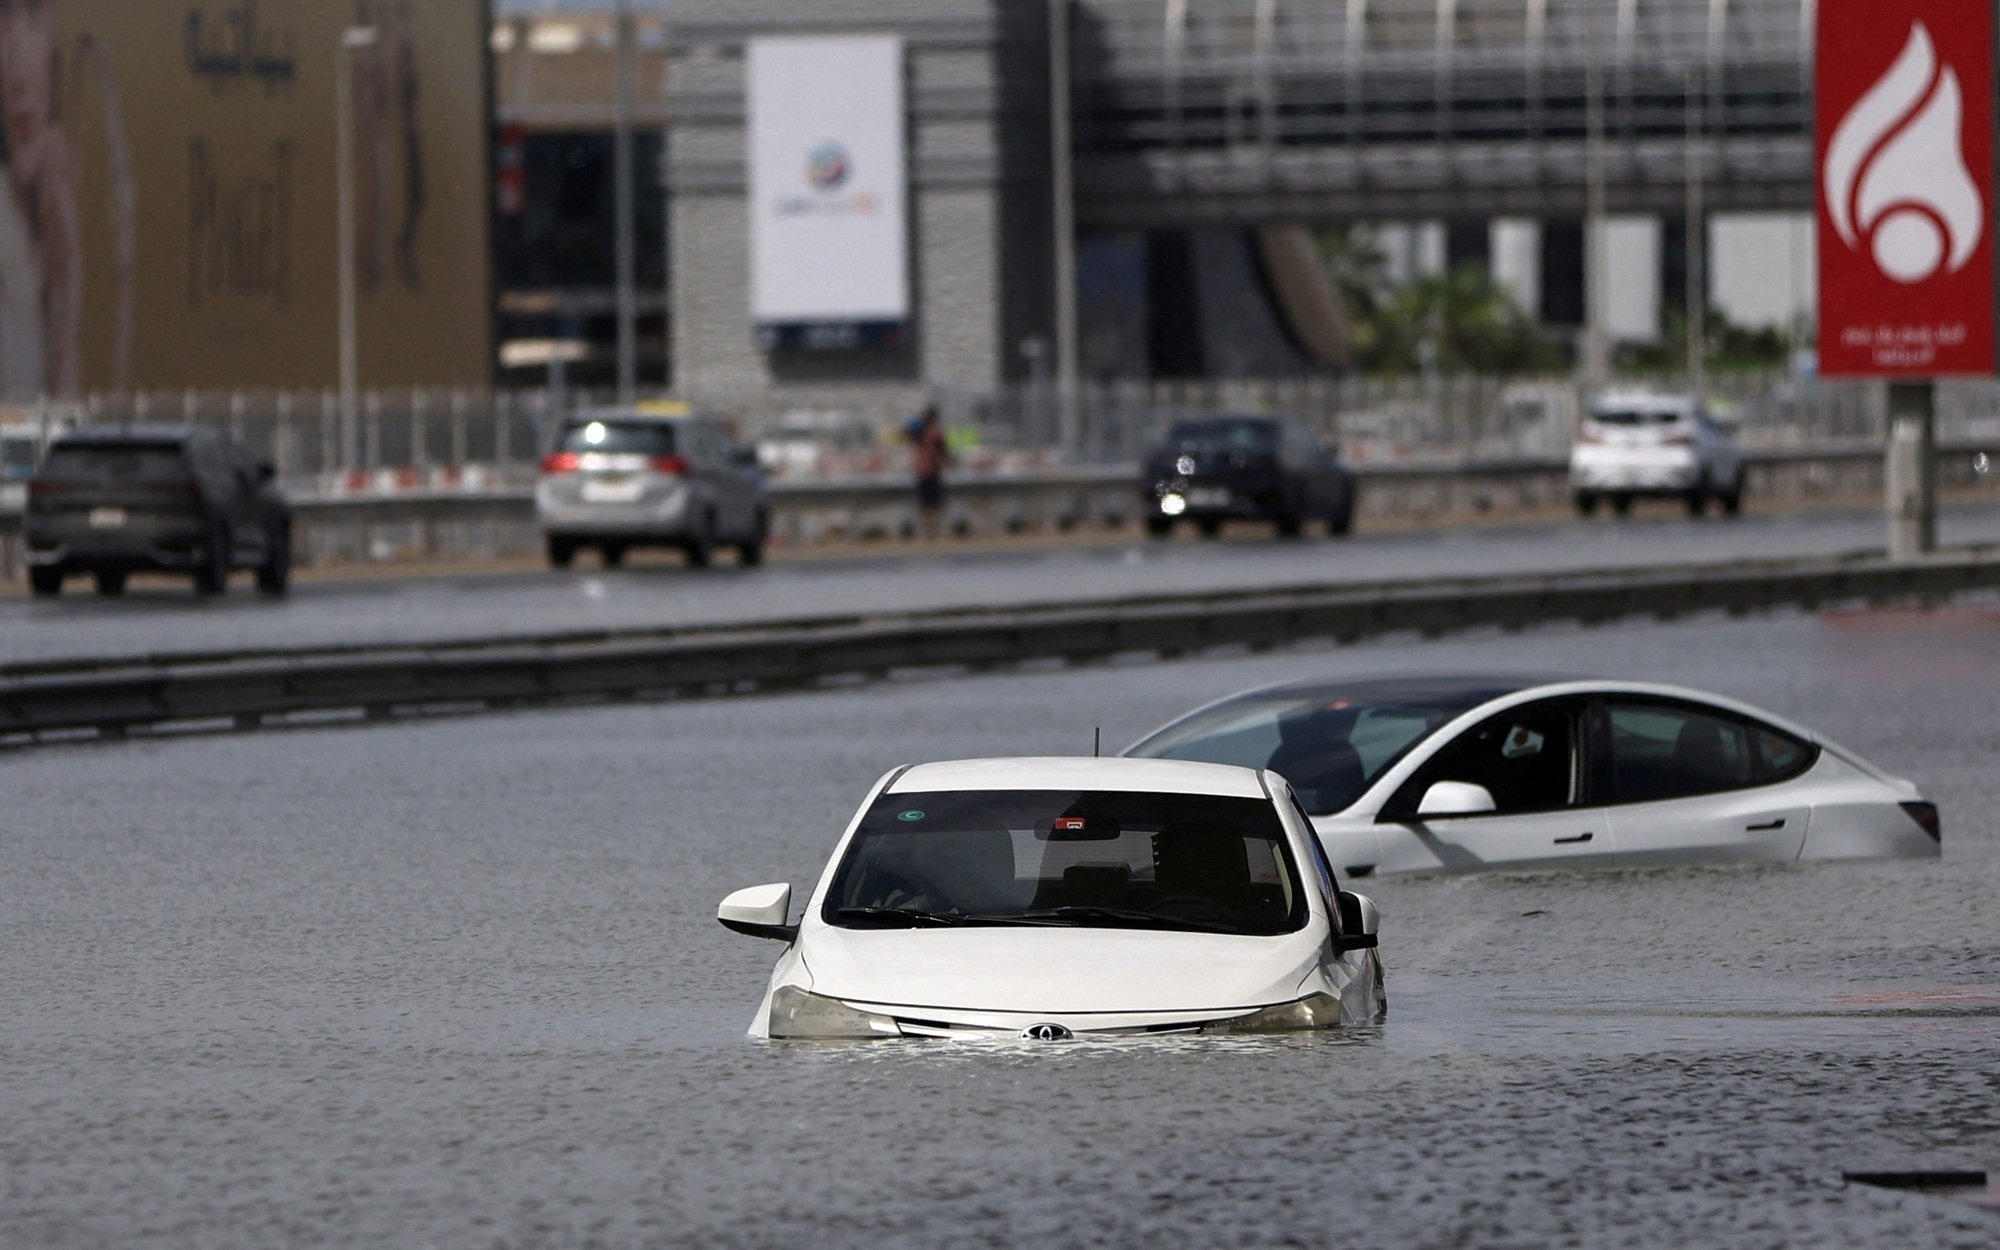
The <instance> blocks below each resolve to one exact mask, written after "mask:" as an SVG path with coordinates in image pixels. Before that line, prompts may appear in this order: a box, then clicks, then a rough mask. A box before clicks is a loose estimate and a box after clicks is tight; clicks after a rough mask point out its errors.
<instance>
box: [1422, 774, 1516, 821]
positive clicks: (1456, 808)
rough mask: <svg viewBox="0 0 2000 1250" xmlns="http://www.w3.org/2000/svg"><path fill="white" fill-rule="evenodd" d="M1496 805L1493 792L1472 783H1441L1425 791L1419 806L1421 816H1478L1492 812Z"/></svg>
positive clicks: (1434, 784) (1435, 783)
mask: <svg viewBox="0 0 2000 1250" xmlns="http://www.w3.org/2000/svg"><path fill="white" fill-rule="evenodd" d="M1495 806H1496V804H1495V803H1494V802H1493V792H1492V791H1491V790H1488V789H1487V788H1486V787H1485V786H1479V785H1474V784H1473V783H1472V782H1470V781H1439V782H1434V783H1432V785H1431V788H1430V789H1428V790H1426V791H1424V797H1423V799H1422V800H1421V801H1419V802H1418V804H1417V815H1419V816H1476V815H1478V814H1479V813H1480V812H1490V811H1492V810H1493V809H1494V807H1495Z"/></svg>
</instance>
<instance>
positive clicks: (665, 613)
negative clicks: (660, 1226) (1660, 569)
mask: <svg viewBox="0 0 2000 1250" xmlns="http://www.w3.org/2000/svg"><path fill="white" fill-rule="evenodd" d="M1884 533H1885V526H1884V522H1883V520H1882V516H1881V514H1880V512H1879V511H1874V510H1858V511H1846V512H1818V513H1794V514H1788V515H1751V516H1744V517H1741V518H1738V519H1735V520H1723V519H1721V518H1719V517H1708V518H1704V519H1702V520H1698V521H1697V520H1689V519H1687V518H1684V517H1672V516H1659V515H1653V516H1647V517H1635V518H1631V519H1628V520H1624V521H1613V520H1609V519H1604V518H1600V519H1598V520H1596V521H1593V522H1581V521H1571V522H1565V523H1560V524H1537V525H1520V526H1494V527H1490V528H1475V529H1457V530H1434V531H1415V532H1404V533H1379V534H1361V535H1357V536H1355V537H1353V538H1351V539H1345V540H1339V541H1334V540H1328V539H1324V538H1308V539H1305V540H1303V541H1297V542H1280V541H1275V540H1271V539H1242V540H1230V541H1224V542H1217V543H1204V542H1200V541H1196V540H1192V539H1188V540H1185V541H1176V542H1167V543H1156V542H1148V541H1146V540H1144V539H1141V538H1134V539H1133V540H1132V541H1130V542H1127V543H1112V544H1109V545H1102V546H1087V547H1068V548H1053V549H1049V548H1045V549H1040V550H1032V551H1011V552H1010V551H981V552H959V551H954V550H953V549H952V546H951V544H950V543H949V542H946V543H942V544H940V545H939V547H938V549H937V551H936V552H935V553H933V554H923V555H896V556H867V555H860V556H847V557H839V558H829V559H814V560H776V561H773V562H771V563H768V564H766V565H765V566H763V567H762V568H759V569H740V568H737V567H735V566H733V565H730V564H719V565H717V566H716V567H714V568H711V569H705V570H698V569H687V568H684V567H681V566H678V565H674V564H666V565H652V566H647V567H637V568H629V569H624V570H618V571H605V570H599V569H595V568H590V567H579V568H576V569H574V570H571V571H568V572H560V573H558V572H523V573H506V574H484V575H465V576H458V577H437V576H428V577H408V578H402V577H367V578H356V579H354V580H348V581H315V582H305V583H300V584H298V585H296V586H295V587H294V589H293V592H292V594H291V595H290V597H289V598H287V599H284V600H281V601H273V600H267V599H263V598H260V597H259V596H258V595H257V594H256V592H255V591H254V590H252V589H251V588H250V586H249V585H248V580H247V577H238V578H237V579H236V582H235V584H234V585H233V586H232V588H231V591H230V593H229V594H228V595H227V596H226V597H224V598H222V599H202V598H198V597H197V596H196V595H195V594H194V593H193V591H192V590H191V589H190V588H189V586H188V584H187V583H186V582H185V581H170V580H166V579H151V580H140V579H135V580H134V581H133V583H132V585H131V588H130V589H129V590H128V591H127V592H126V594H125V595H124V596H123V597H122V598H120V599H117V600H103V599H99V598H98V597H97V596H95V595H93V594H92V593H90V590H89V583H88V581H87V579H71V581H70V583H69V589H68V591H67V592H66V593H65V594H64V595H63V597H62V598H60V599H58V600H54V601H40V600H35V599H31V598H29V597H28V596H26V595H7V596H0V664H6V663H19V662H22V661H29V660H47V659H57V658H77V657H93V658H94V657H104V656H132V655H146V654H150V653H157V652H184V651H217V650H228V649H232V648H267V647H289V646H317V645H338V644H345V643H374V642H419V643H420V642H429V641H436V640H443V639H457V638H467V637H482V638H483V637H494V636H501V635H509V634H521V633H544V632H559V631H565V630H595V629H629V628H643V627H657V626H677V625H701V624H716V623H722V622H741V621H765V620H772V619H785V618H795V617H802V616H827V615H843V614H854V613H860V614H870V613H896V612H908V611H912V610H920V609H925V608H939V607H1009V606H1013V605H1017V604H1023V603H1059V602H1068V601H1075V600H1080V599H1097V598H1105V597H1111V596H1116V595H1126V594H1157V593H1161V592H1171V591H1184V590H1189V589H1206V590H1215V591H1230V590H1252V589H1258V588H1264V587H1272V586H1292V585H1306V584H1311V585H1321V584H1334V583H1348V582H1372V581H1384V580H1391V579H1405V578H1425V577H1463V576H1486V575H1493V574H1507V573H1547V572H1569V571H1575V570H1583V569H1606V568H1648V567H1652V566H1655V565H1662V564H1678V563H1686V562H1693V561H1709V560H1731V559H1752V558H1780V557H1787V556H1800V555H1806V556H1813V555H1833V554H1840V553H1846V552H1853V551H1880V550H1881V547H1882V543H1883V541H1884ZM1940 540H1941V541H1942V542H1944V543H1946V544H1967V543H2000V506H1994V505H1983V504H1977V505H1975V504H1961V505H1955V506H1953V507H1950V508H1947V509H1945V510H1944V511H1943V513H1942V515H1941V519H1940Z"/></svg>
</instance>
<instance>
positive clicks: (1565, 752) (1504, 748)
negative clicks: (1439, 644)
mask: <svg viewBox="0 0 2000 1250" xmlns="http://www.w3.org/2000/svg"><path fill="white" fill-rule="evenodd" d="M1576 713H1577V705H1576V703H1575V702H1574V701H1572V700H1567V699H1563V700H1551V701H1548V702H1543V703H1529V704H1526V705H1524V706H1521V707H1517V708H1510V709H1508V710H1507V711H1505V712H1502V713H1500V714H1499V715H1497V716H1493V717H1490V718H1488V719H1486V720H1484V721H1481V722H1480V723H1479V724H1477V725H1474V726H1473V727H1472V728H1471V729H1468V730H1466V731H1465V732H1464V733H1462V734H1460V735H1459V736H1458V737H1457V738H1455V739H1453V740H1452V741H1451V742H1449V743H1447V744H1446V745H1445V746H1444V747H1443V749H1441V750H1440V751H1439V752H1438V753H1437V754H1436V755H1435V756H1433V757H1431V759H1430V760H1429V762H1427V763H1426V764H1425V765H1424V766H1423V767H1422V768H1420V769H1418V770H1417V772H1416V775H1415V776H1413V777H1411V778H1410V780H1409V782H1408V783H1407V784H1405V785H1404V786H1403V788H1402V789H1401V790H1399V791H1397V793H1396V796H1395V798H1393V799H1392V800H1391V801H1390V803H1389V805H1388V810H1390V811H1393V812H1396V813H1399V814H1401V813H1413V812H1415V811H1416V809H1417V804H1418V803H1420V802H1421V801H1422V800H1423V796H1424V791H1426V790H1428V789H1430V788H1431V786H1432V785H1434V784H1436V783H1437V782H1440V781H1465V782H1470V783H1472V784H1473V785H1476V786H1484V787H1486V789H1487V791H1488V792H1489V793H1491V794H1492V795H1493V809H1494V814H1495V815H1501V816H1504V815H1508V814H1510V813H1516V812H1546V811H1553V810H1555V809H1556V808H1560V807H1567V806H1569V805H1570V804H1572V803H1574V802H1576V801H1577V798H1578V797H1579V795H1578V792H1579V789H1580V787H1579V785H1578V781H1579V777H1578V769H1577V763H1576V761H1577V753H1576V750H1575V746H1576V720H1577V715H1576Z"/></svg>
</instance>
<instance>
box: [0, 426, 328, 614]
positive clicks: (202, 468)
mask: <svg viewBox="0 0 2000 1250" xmlns="http://www.w3.org/2000/svg"><path fill="white" fill-rule="evenodd" d="M274 477H275V473H274V471H273V470H272V468H271V466H270V465H268V464H260V463H258V462H257V461H255V460H252V459H251V458H250V455H249V453H248V452H246V451H244V450H243V449H242V448H241V447H239V446H237V445H236V444H235V443H233V442H231V441H230V440H229V439H227V438H225V437H223V436H222V435H221V434H218V433H216V432H215V431H214V430H209V429H204V428H201V427H199V426H168V425H120V426H99V427H86V428H84V429H80V430H76V431H73V432H71V433H69V434H65V435H63V436H62V437H61V438H59V439H57V440H56V441H55V443H54V444H53V445H52V446H51V447H50V448H49V454H48V456H47V457H46V458H44V459H43V461H42V463H41V467H40V468H38V469H36V470H35V475H34V476H33V477H32V478H30V479H29V480H28V501H27V511H26V513H25V514H24V515H23V517H22V521H21V529H22V536H23V537H24V538H26V540H27V546H28V579H29V583H30V584H31V585H32V587H33V588H34V592H35V593H36V594H38V595H58V594H61V593H62V584H63V578H65V577H67V576H69V575H70V574H72V573H89V574H92V575H93V576H94V577H95V578H96V580H97V593H99V594H101V595H115V594H119V593H122V592H123V591H124V589H125V578H126V576H127V575H128V574H130V573H132V572H135V571H138V570H165V571H170V572H183V573H191V574H193V575H194V584H195V589H197V590H199V591H202V592H203V593H205V594H221V593H222V591H223V589H224V588H225V587H226V586H227V585H228V582H229V574H230V571H231V570H233V569H255V570H256V571H257V588H258V589H259V590H262V591H264V592H266V593H267V594H283V593H284V591H285V587H286V585H287V583H288V582H289V581H290V579H291V557H292V550H291V547H292V509H291V505H290V504H288V503H286V502H285V497H284V495H282V494H281V493H279V491H278V487H277V483H276V482H275V481H273V478H274Z"/></svg>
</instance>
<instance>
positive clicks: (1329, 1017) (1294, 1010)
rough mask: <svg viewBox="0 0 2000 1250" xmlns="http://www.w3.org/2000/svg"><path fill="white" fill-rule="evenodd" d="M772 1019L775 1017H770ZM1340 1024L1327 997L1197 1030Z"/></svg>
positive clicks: (1276, 1029) (1263, 1029)
mask: <svg viewBox="0 0 2000 1250" xmlns="http://www.w3.org/2000/svg"><path fill="white" fill-rule="evenodd" d="M774 1018H775V1014H774ZM1339 1023H1340V1002H1339V1000H1338V999H1335V998H1334V997H1333V996H1331V995H1329V994H1308V995H1306V996H1305V997H1304V998H1301V999H1299V1000H1298V1001H1297V1002H1295V1003H1279V1004H1277V1005H1276V1006H1273V1007H1266V1008H1264V1009H1263V1010H1261V1011H1253V1012H1251V1013H1250V1014H1249V1015H1247V1016H1237V1017H1235V1018H1234V1019H1231V1020H1216V1021H1212V1022H1210V1023H1208V1024H1204V1025H1202V1026H1201V1031H1202V1032H1204V1033H1289V1032H1293V1031H1296V1030H1299V1029H1330V1028H1332V1027H1333V1026H1334V1025H1336V1024H1339Z"/></svg>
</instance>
